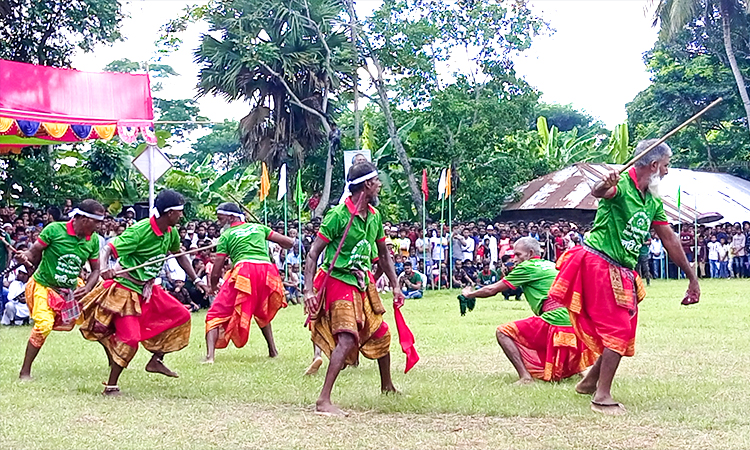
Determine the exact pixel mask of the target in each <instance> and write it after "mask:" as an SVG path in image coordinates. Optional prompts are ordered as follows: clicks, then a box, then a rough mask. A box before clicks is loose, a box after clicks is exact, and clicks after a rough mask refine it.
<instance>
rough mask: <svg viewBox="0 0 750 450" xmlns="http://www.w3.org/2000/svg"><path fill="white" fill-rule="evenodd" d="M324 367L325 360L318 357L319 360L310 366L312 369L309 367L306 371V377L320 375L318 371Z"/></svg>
mask: <svg viewBox="0 0 750 450" xmlns="http://www.w3.org/2000/svg"><path fill="white" fill-rule="evenodd" d="M322 365H323V358H321V357H320V356H318V357H317V358H315V359H314V360H313V362H312V364H310V367H308V368H307V370H305V375H314V374H316V373H318V369H320V366H322Z"/></svg>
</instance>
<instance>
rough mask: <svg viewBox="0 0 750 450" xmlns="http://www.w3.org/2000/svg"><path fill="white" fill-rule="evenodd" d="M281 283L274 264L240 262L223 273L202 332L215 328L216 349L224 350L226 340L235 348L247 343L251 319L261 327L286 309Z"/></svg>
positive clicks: (226, 343) (227, 343)
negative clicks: (225, 274) (221, 282)
mask: <svg viewBox="0 0 750 450" xmlns="http://www.w3.org/2000/svg"><path fill="white" fill-rule="evenodd" d="M286 305H287V304H286V296H285V295H284V284H283V283H282V282H281V277H280V276H279V270H278V269H277V268H276V266H275V265H273V264H271V263H266V262H256V261H241V262H239V263H237V264H235V266H234V269H232V271H231V272H228V273H227V276H226V278H225V280H224V284H223V285H222V286H221V289H220V290H219V294H218V295H217V296H216V299H215V300H214V302H213V304H212V305H211V308H210V309H209V310H208V314H207V315H206V333H208V332H209V331H211V330H213V329H214V328H218V329H219V339H218V340H217V341H216V348H226V347H227V345H229V341H232V343H234V346H235V347H237V348H242V347H244V346H245V344H247V339H248V336H249V335H250V323H251V319H252V318H253V317H255V322H256V323H257V324H258V327H260V328H263V327H265V326H266V325H268V324H269V323H271V321H272V320H273V318H274V317H276V313H277V312H278V311H279V310H280V309H281V308H286Z"/></svg>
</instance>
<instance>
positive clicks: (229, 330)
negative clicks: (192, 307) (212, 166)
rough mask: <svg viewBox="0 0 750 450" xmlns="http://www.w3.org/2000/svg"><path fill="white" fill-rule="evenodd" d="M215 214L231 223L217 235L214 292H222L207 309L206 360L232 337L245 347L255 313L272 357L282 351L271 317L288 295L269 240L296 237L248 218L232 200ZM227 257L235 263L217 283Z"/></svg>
mask: <svg viewBox="0 0 750 450" xmlns="http://www.w3.org/2000/svg"><path fill="white" fill-rule="evenodd" d="M216 217H217V218H218V220H219V223H220V224H221V225H222V226H224V225H228V226H229V228H228V229H227V230H225V231H224V232H223V233H221V236H220V237H219V243H218V245H217V247H216V256H215V258H214V268H213V270H212V271H211V278H210V284H211V292H217V291H218V295H216V299H215V300H214V301H213V303H212V304H211V308H209V310H208V314H207V315H206V360H205V362H207V363H213V362H214V352H215V349H216V348H226V347H227V346H228V345H229V341H232V342H233V343H234V346H235V347H237V348H242V347H244V346H245V344H247V339H248V336H249V335H250V323H251V322H250V320H251V319H252V318H253V317H255V322H256V323H257V324H258V327H259V328H260V330H261V332H262V333H263V337H264V338H265V340H266V344H268V356H270V357H271V358H273V357H275V356H276V355H277V354H278V352H277V351H276V345H275V344H274V342H273V331H272V330H271V321H272V320H273V318H274V317H275V316H276V313H277V312H278V311H279V309H281V308H285V307H286V296H285V294H284V285H283V283H282V281H281V277H280V276H279V270H278V269H277V268H276V265H275V264H272V263H271V258H270V257H269V256H268V241H271V242H276V243H277V244H279V245H280V246H281V247H282V248H285V249H290V248H292V246H293V245H294V240H293V239H292V238H290V237H287V236H285V235H284V234H282V233H276V232H274V231H272V230H271V229H270V228H268V227H267V226H265V225H263V224H260V223H246V222H245V215H244V214H242V211H240V207H239V206H237V205H235V204H234V203H222V204H221V205H219V207H218V209H217V210H216ZM227 258H229V259H230V260H231V261H232V264H233V267H232V269H231V270H230V271H229V274H228V276H227V277H226V278H225V279H224V284H223V285H222V286H221V289H219V278H220V277H221V274H222V269H223V267H224V261H226V259H227Z"/></svg>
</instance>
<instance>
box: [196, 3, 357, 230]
mask: <svg viewBox="0 0 750 450" xmlns="http://www.w3.org/2000/svg"><path fill="white" fill-rule="evenodd" d="M204 11H205V14H206V16H205V19H206V20H207V21H208V23H209V24H210V25H211V31H210V32H209V33H207V34H205V35H203V39H202V43H201V46H200V48H198V49H197V50H196V52H195V60H196V62H197V63H199V64H201V65H202V69H201V71H200V75H199V82H198V89H199V95H207V94H218V95H222V96H224V97H226V98H227V99H229V100H238V99H244V100H247V101H249V102H250V112H249V114H248V115H247V116H245V117H244V118H243V119H242V120H241V121H240V125H239V132H240V141H241V143H242V146H243V148H244V149H245V151H246V152H247V154H248V157H249V159H250V160H253V161H265V162H266V164H268V166H269V167H270V168H271V169H272V170H273V168H276V167H279V166H280V165H281V164H282V163H283V162H284V161H285V160H286V159H287V158H288V156H289V155H293V156H294V157H295V159H296V162H297V164H296V166H297V168H299V167H302V165H303V164H304V159H305V155H306V153H308V152H310V151H312V150H314V149H316V148H318V147H319V146H320V145H321V144H322V143H324V142H326V141H327V143H328V156H327V162H326V176H325V182H324V188H323V193H322V196H321V201H320V206H319V208H318V209H316V211H315V215H316V216H320V215H322V214H323V212H325V209H326V207H327V206H328V199H329V197H330V189H331V173H332V172H333V170H331V164H332V157H331V153H332V152H333V151H335V150H336V149H337V144H338V139H339V135H338V132H337V131H338V130H337V128H336V124H335V122H334V120H333V118H332V114H331V110H332V109H333V108H332V107H331V102H332V100H334V99H335V95H336V93H337V92H338V91H339V89H340V88H341V86H342V80H344V81H346V80H348V79H349V77H350V74H351V69H350V67H351V54H352V51H351V45H350V44H349V42H348V39H347V36H346V34H345V33H346V28H345V27H343V26H338V25H337V23H338V22H337V19H338V18H339V16H340V15H341V13H342V12H343V5H342V3H341V2H340V1H338V0H286V1H281V0H230V1H226V0H224V1H221V0H216V1H214V2H212V3H211V4H209V6H208V7H207V8H206V9H205V10H204ZM292 179H294V178H293V177H292Z"/></svg>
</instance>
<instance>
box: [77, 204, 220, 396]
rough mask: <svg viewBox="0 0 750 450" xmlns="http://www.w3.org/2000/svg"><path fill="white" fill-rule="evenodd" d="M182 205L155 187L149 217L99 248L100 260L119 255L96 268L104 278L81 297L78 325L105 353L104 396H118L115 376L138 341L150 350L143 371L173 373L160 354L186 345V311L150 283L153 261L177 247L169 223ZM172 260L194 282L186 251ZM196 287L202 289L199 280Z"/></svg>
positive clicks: (176, 220)
mask: <svg viewBox="0 0 750 450" xmlns="http://www.w3.org/2000/svg"><path fill="white" fill-rule="evenodd" d="M184 204H185V200H184V199H183V197H182V195H180V194H179V193H177V192H175V191H172V190H164V191H161V192H160V193H159V195H157V196H156V200H155V201H154V206H155V211H154V215H153V216H152V217H151V218H149V219H143V220H140V221H139V222H137V223H136V224H135V225H133V226H131V227H129V228H127V229H126V230H125V232H124V233H122V234H121V235H120V236H118V237H116V238H115V239H114V240H113V241H112V242H110V243H109V244H107V246H105V247H104V250H102V253H101V257H100V260H102V261H109V258H110V256H114V257H116V258H118V259H119V260H118V267H115V268H114V269H108V270H105V271H104V272H102V274H101V276H102V278H103V279H104V280H105V281H104V282H102V283H100V284H99V285H98V286H97V287H96V289H94V290H93V291H91V292H90V293H89V294H88V295H87V296H86V297H84V298H83V300H82V303H83V323H82V324H81V326H80V328H81V333H82V334H83V337H84V338H86V339H88V340H90V341H99V343H100V344H101V345H102V346H103V347H104V351H105V352H106V353H107V359H108V360H109V366H110V374H109V380H108V381H107V383H106V385H105V389H104V392H103V394H104V395H119V393H120V388H119V386H118V385H117V383H118V380H119V378H120V374H121V373H122V370H123V369H124V368H125V367H127V366H128V364H129V363H130V361H132V359H133V357H134V356H135V353H136V351H137V350H138V344H139V343H141V344H143V346H144V347H145V348H146V350H148V351H150V352H151V353H153V356H152V357H151V359H150V360H149V362H148V364H147V365H146V371H147V372H153V373H160V374H162V375H166V376H168V377H177V374H176V373H175V372H173V371H171V370H169V369H168V368H167V366H165V365H164V362H163V358H164V355H165V354H166V353H171V352H176V351H178V350H181V349H183V348H185V347H186V346H187V345H188V341H189V339H190V313H189V312H188V311H187V310H186V309H185V307H184V306H183V305H182V303H180V302H179V300H177V299H176V298H174V297H172V296H171V295H169V294H168V293H167V292H166V291H164V289H162V288H161V286H159V285H155V284H154V279H155V278H156V277H157V276H158V275H159V271H160V270H161V267H162V264H160V263H156V262H157V261H158V260H162V259H163V257H164V256H165V255H166V254H167V253H169V252H171V253H177V252H179V251H180V236H179V234H178V232H177V229H175V228H173V227H174V226H175V225H177V224H178V223H179V222H180V219H181V218H182V210H183V208H184ZM176 259H177V262H178V263H179V264H180V267H182V269H183V270H184V271H185V273H186V274H187V275H188V276H189V277H190V279H191V280H193V282H194V283H195V282H196V280H197V279H198V277H197V276H196V274H195V271H194V270H193V265H192V264H191V263H190V260H189V259H188V257H187V255H185V254H182V255H181V256H179V257H177V258H176ZM149 262H154V264H148V263H149ZM162 262H163V260H162ZM196 286H197V287H199V288H201V289H207V288H206V286H205V285H204V284H202V283H200V284H196Z"/></svg>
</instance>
